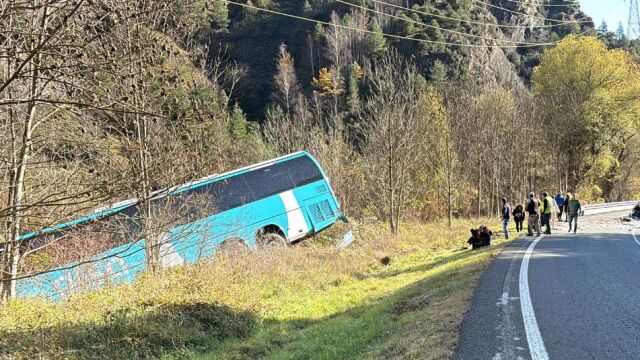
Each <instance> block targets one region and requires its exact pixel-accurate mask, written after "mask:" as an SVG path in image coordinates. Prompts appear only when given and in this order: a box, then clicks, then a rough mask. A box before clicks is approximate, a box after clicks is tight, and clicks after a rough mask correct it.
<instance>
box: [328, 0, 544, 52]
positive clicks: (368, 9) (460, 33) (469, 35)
mask: <svg viewBox="0 0 640 360" xmlns="http://www.w3.org/2000/svg"><path fill="white" fill-rule="evenodd" d="M335 1H336V2H339V3H341V4H345V5H349V6H351V7H354V8H357V9H361V10H364V11H368V12H371V13H374V14H378V15H382V16H387V17H390V18H393V19H397V20H400V21H404V22H408V23H411V24H416V25H419V26H423V27H427V28H432V29H436V30H442V31H445V32H448V33H452V34H456V35H461V36H467V37H472V38H476V39H482V40H487V41H495V42H498V41H500V42H504V43H509V44H519V45H532V46H539V45H540V43H535V42H525V41H513V40H509V39H496V38H492V37H485V36H482V35H476V34H470V33H465V32H461V31H457V30H451V29H447V28H441V27H439V26H436V25H431V24H426V23H424V22H421V21H416V20H413V19H411V18H405V17H401V16H397V15H393V14H387V13H385V12H381V11H378V10H375V9H370V8H367V7H364V6H360V5H356V4H352V3H350V2H347V1H343V0H335Z"/></svg>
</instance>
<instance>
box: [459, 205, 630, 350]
mask: <svg viewBox="0 0 640 360" xmlns="http://www.w3.org/2000/svg"><path fill="white" fill-rule="evenodd" d="M583 219H585V218H583ZM602 219H603V218H602V217H600V218H594V219H590V220H587V221H588V222H589V221H590V222H591V223H590V224H587V228H588V229H587V231H589V233H583V234H581V233H578V234H577V235H573V234H567V233H565V232H564V231H566V229H564V223H562V230H564V231H562V230H558V231H556V234H557V235H556V234H554V235H551V236H544V237H542V238H524V239H520V240H518V241H515V242H514V243H512V244H511V245H510V246H508V247H507V248H505V250H504V251H503V252H502V254H501V255H499V256H498V257H497V258H496V259H495V260H494V261H493V262H492V264H491V265H490V267H489V268H488V269H487V271H486V272H485V273H484V274H483V275H482V277H481V279H480V282H479V283H478V287H477V288H476V292H475V294H474V298H473V300H472V304H471V308H470V310H469V312H468V313H467V314H466V316H465V319H464V322H463V325H462V329H461V333H460V343H459V345H458V349H457V351H456V355H455V359H459V360H472V359H491V360H501V359H533V360H545V359H580V360H584V359H640V230H638V231H632V226H634V225H621V224H620V223H619V222H617V221H614V222H611V221H609V222H608V221H602ZM609 219H615V216H611V215H609ZM636 227H637V226H636ZM605 231H606V232H605ZM636 232H637V233H638V235H634V234H635V233H636ZM536 240H537V241H536Z"/></svg>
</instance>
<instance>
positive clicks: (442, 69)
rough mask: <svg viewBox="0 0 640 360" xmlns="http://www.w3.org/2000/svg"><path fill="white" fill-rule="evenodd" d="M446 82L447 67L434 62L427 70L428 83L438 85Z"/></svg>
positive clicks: (439, 62)
mask: <svg viewBox="0 0 640 360" xmlns="http://www.w3.org/2000/svg"><path fill="white" fill-rule="evenodd" d="M446 80H447V67H446V66H445V65H444V63H443V62H442V61H440V60H436V61H434V62H433V65H431V68H430V69H429V81H431V82H432V83H434V84H436V85H439V84H442V83H443V82H444V81H446Z"/></svg>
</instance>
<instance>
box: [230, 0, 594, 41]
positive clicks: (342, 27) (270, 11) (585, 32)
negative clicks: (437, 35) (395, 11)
mask: <svg viewBox="0 0 640 360" xmlns="http://www.w3.org/2000/svg"><path fill="white" fill-rule="evenodd" d="M226 2H227V3H228V4H232V5H236V6H240V7H243V8H247V9H251V10H257V11H262V12H266V13H269V14H274V15H280V16H284V17H288V18H292V19H296V20H302V21H307V22H312V23H316V24H321V25H326V26H332V27H335V28H341V29H345V30H351V31H356V32H361V33H366V34H377V33H376V32H375V31H371V30H367V29H358V28H354V27H350V26H346V25H342V24H336V23H332V22H327V21H322V20H316V19H310V18H306V17H303V16H298V15H293V14H287V13H283V12H280V11H276V10H271V9H265V8H260V7H257V6H255V5H248V4H243V3H239V2H235V1H232V0H226ZM591 31H594V29H588V30H585V31H583V32H581V33H578V34H576V35H585V34H587V33H589V32H591ZM381 35H382V36H384V37H387V38H391V39H398V40H407V41H414V42H420V43H427V44H436V45H445V46H457V47H467V48H495V47H499V48H503V49H517V48H527V47H538V46H550V45H555V44H557V43H558V42H559V41H552V42H546V43H537V44H536V45H483V44H461V43H452V42H447V41H438V40H426V39H416V38H411V37H408V36H402V35H395V34H388V33H384V32H383V33H381Z"/></svg>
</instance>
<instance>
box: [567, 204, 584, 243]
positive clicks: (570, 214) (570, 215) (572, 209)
mask: <svg viewBox="0 0 640 360" xmlns="http://www.w3.org/2000/svg"><path fill="white" fill-rule="evenodd" d="M567 198H568V199H569V201H568V202H567V221H568V222H569V232H571V224H572V223H573V233H574V234H575V233H576V232H577V231H578V217H579V216H580V212H581V211H582V204H580V200H578V197H577V196H576V195H573V194H567Z"/></svg>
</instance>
